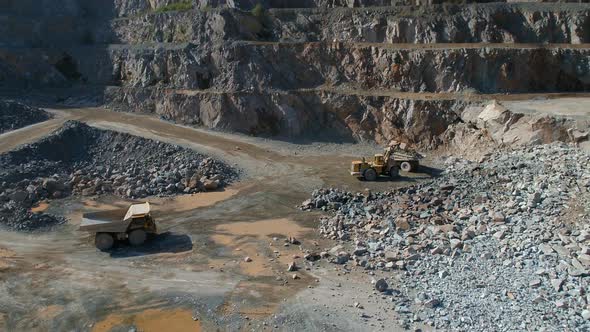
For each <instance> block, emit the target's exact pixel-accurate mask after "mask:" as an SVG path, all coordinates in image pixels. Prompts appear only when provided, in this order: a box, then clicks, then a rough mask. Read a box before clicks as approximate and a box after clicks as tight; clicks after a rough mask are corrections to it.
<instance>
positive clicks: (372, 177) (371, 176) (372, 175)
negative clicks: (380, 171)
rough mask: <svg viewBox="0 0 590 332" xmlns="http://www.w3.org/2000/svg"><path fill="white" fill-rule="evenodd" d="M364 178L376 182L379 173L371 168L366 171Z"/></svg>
mask: <svg viewBox="0 0 590 332" xmlns="http://www.w3.org/2000/svg"><path fill="white" fill-rule="evenodd" d="M364 177H365V180H367V181H375V180H377V171H375V170H374V169H372V168H369V169H367V170H366V171H365V174H364Z"/></svg>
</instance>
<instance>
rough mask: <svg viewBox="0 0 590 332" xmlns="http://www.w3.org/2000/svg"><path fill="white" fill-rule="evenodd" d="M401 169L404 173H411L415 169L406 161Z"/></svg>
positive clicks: (401, 165)
mask: <svg viewBox="0 0 590 332" xmlns="http://www.w3.org/2000/svg"><path fill="white" fill-rule="evenodd" d="M399 167H400V168H401V169H402V171H404V172H411V171H413V170H414V169H413V167H412V164H411V163H410V162H409V161H404V162H402V163H401V164H400V165H399Z"/></svg>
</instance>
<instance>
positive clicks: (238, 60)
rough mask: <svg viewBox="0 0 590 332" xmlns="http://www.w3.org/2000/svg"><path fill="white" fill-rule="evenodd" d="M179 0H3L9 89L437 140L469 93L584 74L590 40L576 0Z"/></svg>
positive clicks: (2, 55) (185, 114) (231, 120)
mask: <svg viewBox="0 0 590 332" xmlns="http://www.w3.org/2000/svg"><path fill="white" fill-rule="evenodd" d="M177 2H179V0H178V1H177V0H157V1H154V0H150V1H148V0H116V1H98V0H90V1H81V0H69V1H63V2H60V3H54V2H50V1H42V2H41V3H33V2H31V1H20V2H19V1H5V2H3V3H2V4H1V6H2V7H1V8H2V9H3V10H4V11H3V12H6V13H8V14H9V15H5V16H3V17H2V18H0V20H1V22H2V23H3V24H0V29H1V30H0V32H3V33H0V88H1V89H0V91H2V92H1V93H4V91H10V90H13V91H14V89H17V92H16V93H14V92H13V95H15V94H16V95H17V96H19V97H21V98H22V96H21V95H22V94H20V93H18V91H19V90H18V89H20V90H22V89H24V88H28V89H34V90H35V91H46V90H45V89H47V88H49V87H51V88H52V90H51V92H50V96H51V98H56V97H54V96H56V95H57V96H60V97H57V98H56V99H58V100H60V101H61V100H64V99H65V100H67V101H68V102H69V103H70V104H71V103H75V100H77V99H76V97H79V96H80V95H81V96H84V97H86V96H87V95H91V97H92V99H91V100H93V101H94V100H97V103H99V104H105V105H107V106H109V107H112V108H114V109H116V110H120V111H133V112H146V113H155V114H158V115H161V116H163V117H164V118H166V119H169V120H173V121H176V122H179V123H183V124H189V125H202V126H206V127H209V128H215V129H224V130H235V131H239V132H242V133H247V134H254V135H264V136H281V137H286V138H301V137H306V138H309V137H313V138H316V137H319V136H320V135H321V134H325V133H327V135H326V136H328V138H329V139H332V140H333V139H335V138H337V139H339V140H376V141H378V142H386V141H389V140H391V139H395V140H398V141H404V142H411V143H415V144H419V145H422V146H425V147H433V146H436V145H437V144H440V143H439V141H441V140H443V138H444V139H445V140H446V138H445V137H440V135H441V134H442V133H444V132H446V129H447V128H449V127H451V126H453V125H457V122H458V119H459V118H460V117H461V114H462V112H463V110H464V108H465V107H467V106H471V104H472V103H471V102H472V101H473V99H472V98H471V97H470V96H472V95H474V94H496V93H528V92H583V91H588V90H589V89H590V66H589V64H588V52H589V51H588V48H587V47H585V46H584V45H578V44H583V43H587V42H589V41H590V37H589V36H590V35H589V33H588V31H587V30H588V29H587V27H588V20H589V17H590V12H589V10H588V8H587V6H584V5H582V4H564V3H559V4H550V3H534V4H532V3H509V4H508V3H493V4H470V5H452V4H448V3H443V4H440V5H424V4H427V3H430V2H431V1H425V2H423V1H419V2H414V1H396V2H395V6H394V5H392V4H391V1H383V0H368V1H364V0H363V1H348V0H335V1H317V0H308V1H290V0H268V1H261V2H260V3H261V4H262V5H263V6H264V7H265V8H266V10H264V11H262V12H259V13H257V12H256V11H250V10H249V9H250V8H251V7H253V6H254V5H255V4H257V3H259V2H258V1H248V0H244V1H241V0H240V1H237V0H232V1H226V0H219V1H217V0H216V1H194V2H193V4H194V6H193V8H192V9H189V10H172V9H174V8H175V7H166V6H167V5H169V4H172V3H177ZM432 2H438V1H432ZM401 4H413V5H419V6H417V7H407V6H400V5H401ZM295 6H296V7H299V8H292V7H295ZM381 6H388V7H381ZM227 7H229V8H227ZM356 7H363V8H362V9H359V8H356ZM171 8H172V9H171ZM236 8H239V9H236ZM242 9H247V10H242ZM10 14H14V15H10ZM57 23H59V24H57ZM441 43H445V44H441ZM447 43H451V44H447ZM458 43H461V44H458ZM482 43H483V44H482ZM489 43H494V44H489ZM498 43H505V44H498ZM543 43H549V45H542V44H543ZM54 89H55V90H54ZM1 93H0V94H1ZM433 93H436V94H437V95H435V96H433V95H432V94H433ZM62 96H63V98H62ZM482 98H485V97H482ZM80 99H82V100H85V98H80ZM480 99H481V98H480ZM480 99H478V98H477V97H476V98H475V101H479V100H480ZM72 100H74V101H72ZM54 101H55V100H54ZM353 105H354V107H353ZM545 125H546V124H543V123H541V124H539V126H541V127H542V126H545ZM549 127H550V125H549ZM461 130H462V129H461ZM457 131H460V130H457ZM464 132H465V133H467V131H464ZM324 138H325V137H324ZM437 142H438V143H437Z"/></svg>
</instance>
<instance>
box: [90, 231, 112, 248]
mask: <svg viewBox="0 0 590 332" xmlns="http://www.w3.org/2000/svg"><path fill="white" fill-rule="evenodd" d="M94 244H95V245H96V248H98V250H100V251H105V250H109V249H111V248H112V247H113V245H114V244H115V239H114V238H113V236H112V235H111V234H109V233H96V237H95V238H94Z"/></svg>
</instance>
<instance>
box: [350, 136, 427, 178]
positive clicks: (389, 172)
mask: <svg viewBox="0 0 590 332" xmlns="http://www.w3.org/2000/svg"><path fill="white" fill-rule="evenodd" d="M422 158H423V156H422V155H421V154H419V153H417V152H414V151H407V150H405V149H403V148H400V147H399V145H397V144H396V145H394V146H389V147H387V148H385V151H384V153H383V154H376V155H375V156H374V157H373V160H370V161H367V160H366V159H365V158H363V159H362V160H355V161H353V162H352V164H351V166H350V175H352V176H356V177H358V178H361V179H364V180H367V181H375V180H377V178H378V177H379V176H382V175H385V176H389V177H390V178H395V177H397V176H399V171H400V170H402V171H404V172H413V171H415V170H416V169H418V167H419V166H420V159H422Z"/></svg>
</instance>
